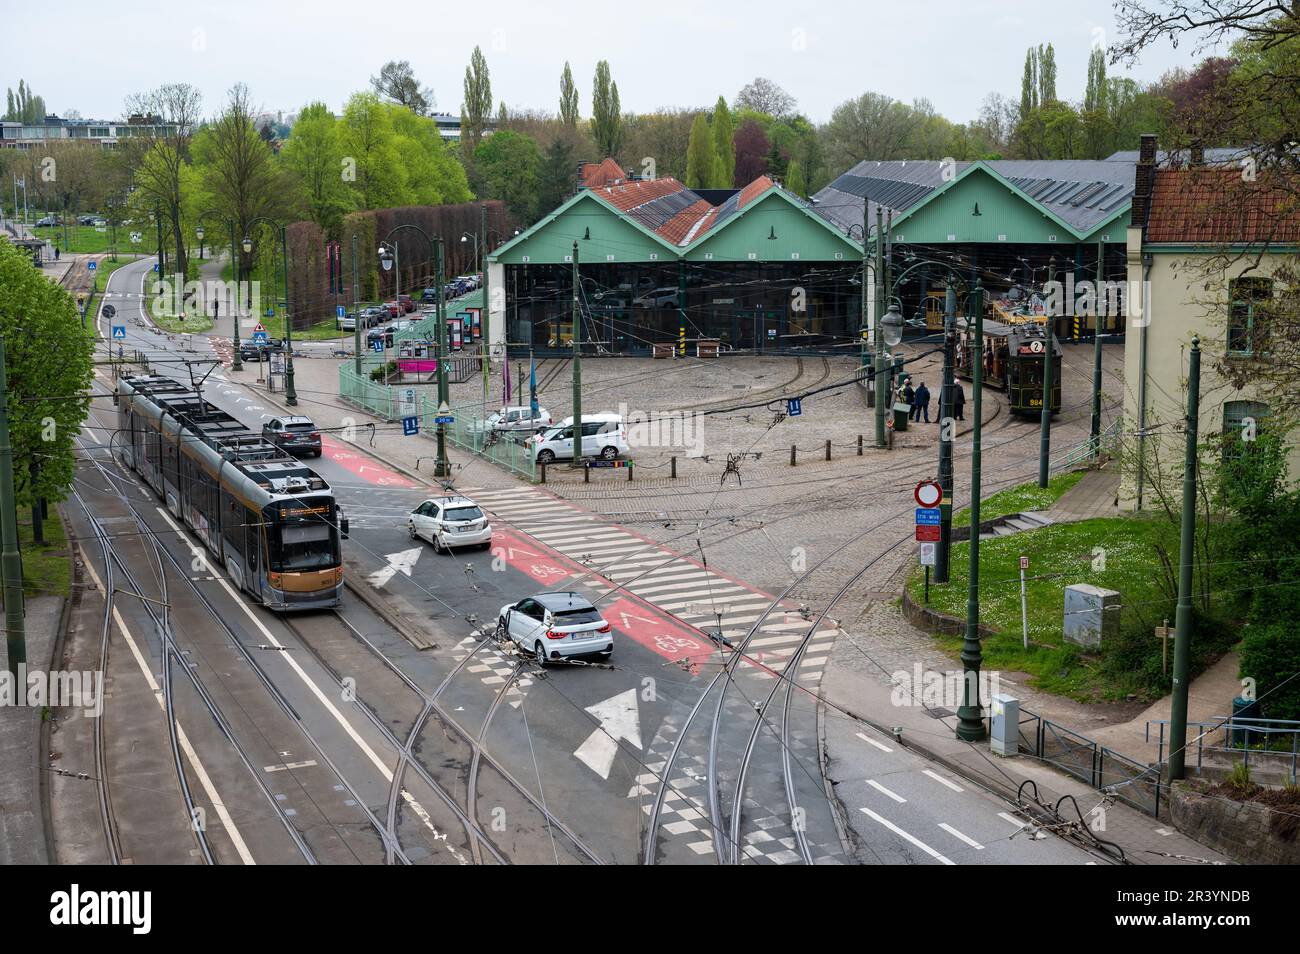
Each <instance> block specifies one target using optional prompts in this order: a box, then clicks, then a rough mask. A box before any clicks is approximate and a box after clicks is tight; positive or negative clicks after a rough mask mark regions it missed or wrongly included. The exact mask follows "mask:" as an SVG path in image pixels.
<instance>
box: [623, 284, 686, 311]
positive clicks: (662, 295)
mask: <svg viewBox="0 0 1300 954" xmlns="http://www.w3.org/2000/svg"><path fill="white" fill-rule="evenodd" d="M632 304H634V305H636V306H637V307H638V308H664V307H667V306H670V305H675V304H677V289H676V288H656V289H653V290H652V291H648V292H646V293H645V294H644V295H641V296H640V297H638V298H636V299H635V300H634V301H633V302H632Z"/></svg>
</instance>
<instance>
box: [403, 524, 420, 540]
mask: <svg viewBox="0 0 1300 954" xmlns="http://www.w3.org/2000/svg"><path fill="white" fill-rule="evenodd" d="M406 532H407V533H409V534H410V535H411V539H412V540H418V539H420V535H419V534H418V533H416V532H415V524H413V523H408V524H407V525H406Z"/></svg>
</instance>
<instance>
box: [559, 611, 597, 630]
mask: <svg viewBox="0 0 1300 954" xmlns="http://www.w3.org/2000/svg"><path fill="white" fill-rule="evenodd" d="M553 615H554V618H555V625H556V626H577V625H578V624H579V623H600V622H604V621H603V620H602V619H601V618H600V611H599V610H597V609H596V608H595V607H588V608H587V609H571V610H558V611H557V612H555V613H554V614H553Z"/></svg>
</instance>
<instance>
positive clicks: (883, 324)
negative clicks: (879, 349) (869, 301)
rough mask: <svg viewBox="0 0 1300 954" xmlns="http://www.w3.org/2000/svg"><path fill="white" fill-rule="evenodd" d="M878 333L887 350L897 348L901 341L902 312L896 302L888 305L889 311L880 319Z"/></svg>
mask: <svg viewBox="0 0 1300 954" xmlns="http://www.w3.org/2000/svg"><path fill="white" fill-rule="evenodd" d="M880 331H881V333H882V334H883V335H884V337H885V346H886V347H888V348H896V347H898V343H899V342H900V341H902V340H903V312H902V311H901V310H900V309H899V307H898V303H897V302H892V301H891V302H890V303H889V310H888V311H887V312H885V316H884V317H883V318H881V319H880Z"/></svg>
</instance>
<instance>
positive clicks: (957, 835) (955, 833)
mask: <svg viewBox="0 0 1300 954" xmlns="http://www.w3.org/2000/svg"><path fill="white" fill-rule="evenodd" d="M939 827H940V828H942V829H943V830H944V831H946V832H947V833H948V834H950V835H952V837H954V838H956V839H958V840H959V841H964V842H966V844H968V845H970V846H971V847H972V848H974V849H975V850H976V851H983V850H984V846H983V845H981V844H980V843H979V842H978V841H976V840H975V839H974V838H971V837H970V836H969V835H963V834H962V833H961V832H959V831H958V830H957V829H956V828H953V827H952V826H951V825H949V824H948V823H947V822H939Z"/></svg>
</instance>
